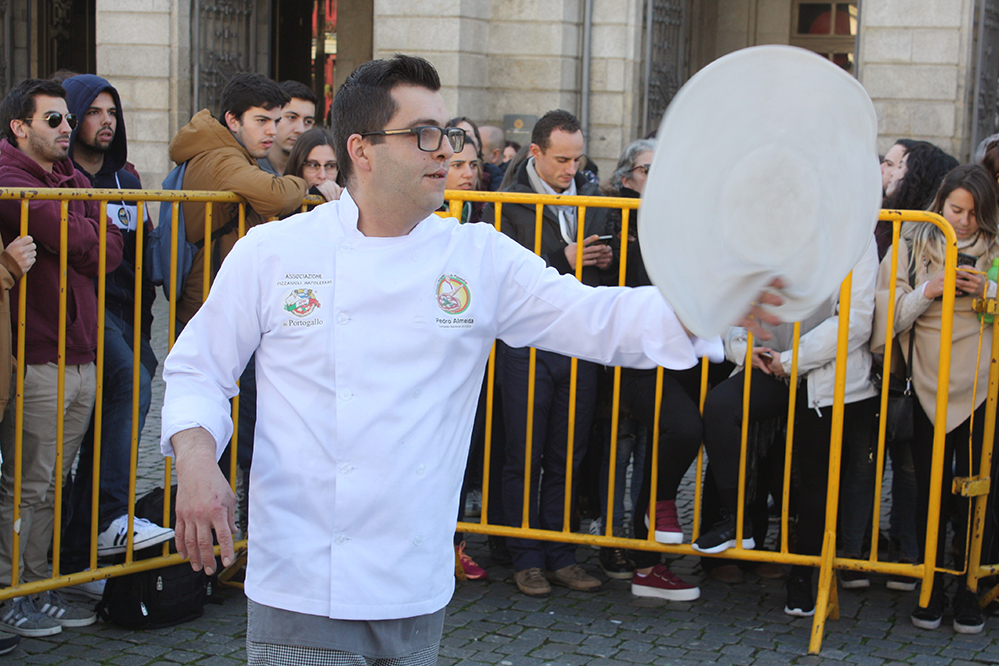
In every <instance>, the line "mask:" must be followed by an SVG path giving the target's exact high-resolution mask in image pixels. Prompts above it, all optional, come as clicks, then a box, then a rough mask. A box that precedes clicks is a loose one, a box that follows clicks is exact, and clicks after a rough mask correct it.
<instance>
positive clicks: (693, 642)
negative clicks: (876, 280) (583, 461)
mask: <svg viewBox="0 0 999 666" xmlns="http://www.w3.org/2000/svg"><path fill="white" fill-rule="evenodd" d="M468 550H469V552H470V553H471V554H472V555H473V556H474V557H476V559H477V561H479V563H480V564H482V565H484V566H486V567H487V569H488V570H489V572H490V576H491V578H490V580H489V581H477V582H465V583H458V587H457V590H456V592H455V595H454V598H453V599H452V601H451V603H450V605H449V606H448V610H447V619H446V620H445V626H444V637H443V641H442V643H441V652H440V654H441V658H440V664H441V665H442V666H450V665H452V664H501V665H502V666H534V665H537V666H542V665H546V664H551V665H553V666H554V665H570V664H571V665H584V664H585V665H589V666H604V665H610V664H675V665H677V666H680V665H681V664H683V665H687V664H701V663H704V664H709V663H710V664H859V665H864V666H867V665H871V666H874V665H878V664H881V665H884V666H891V665H897V664H918V665H921V666H971V665H973V664H974V665H978V666H980V665H981V664H999V617H995V616H993V617H989V618H988V619H987V622H986V628H985V631H984V632H983V633H981V634H979V635H977V636H963V635H960V634H956V633H955V632H954V631H953V629H951V627H950V617H949V615H945V616H944V624H943V625H942V626H941V628H940V629H937V630H936V631H924V630H921V629H917V628H915V627H913V626H912V625H911V624H910V622H909V613H910V611H911V610H912V608H913V605H914V604H915V602H916V593H915V592H912V593H898V592H892V591H890V590H887V589H886V588H885V587H884V583H883V580H878V579H877V578H875V579H874V581H873V584H872V587H871V588H869V589H867V590H865V591H861V592H852V591H844V590H841V591H840V606H841V615H840V619H839V620H838V621H830V622H829V623H827V630H826V636H825V641H824V642H823V646H822V654H821V655H820V656H809V655H808V640H809V635H810V630H811V621H810V620H809V619H803V618H792V617H789V616H787V615H785V614H784V613H783V611H782V608H783V605H784V590H783V587H782V582H781V581H774V580H764V579H761V578H758V577H756V576H755V575H754V574H751V573H747V574H746V582H745V583H742V584H738V585H725V584H722V583H719V582H716V581H714V580H711V579H708V578H707V577H706V576H704V575H703V574H702V573H701V571H700V568H699V566H698V565H697V563H696V560H695V559H694V558H681V559H679V560H676V561H675V562H674V563H673V569H674V571H676V572H677V573H679V574H680V575H681V576H683V577H684V578H686V579H688V580H690V581H696V582H698V584H699V585H700V586H701V598H700V599H699V600H698V601H695V602H687V603H678V602H665V601H659V600H654V599H645V598H638V597H634V596H632V595H631V592H630V589H629V585H630V583H629V582H628V581H610V582H607V583H605V584H604V586H603V588H602V589H601V590H599V591H597V592H595V593H583V592H572V591H569V590H566V589H564V588H555V589H554V591H553V592H552V595H551V596H550V597H549V598H547V599H530V598H527V597H525V596H524V595H522V594H520V593H519V592H518V591H517V590H516V587H515V586H514V584H513V574H512V571H511V570H510V568H509V567H501V566H497V565H494V564H493V563H492V562H491V560H490V558H489V555H488V554H483V555H481V556H480V553H487V548H486V547H485V541H484V538H483V537H472V538H471V539H469V548H468ZM579 554H580V556H581V559H583V561H584V562H585V566H586V567H587V568H588V569H589V570H590V571H591V572H594V573H595V572H596V571H597V570H598V566H597V563H596V551H594V550H592V549H590V548H586V547H583V548H580V550H579ZM224 597H225V603H224V604H223V605H221V606H211V605H210V606H206V607H205V615H204V616H203V617H202V618H200V619H198V620H195V621H193V622H189V623H187V624H183V625H180V626H177V627H171V628H168V629H159V630H154V631H143V632H133V631H126V630H123V629H119V628H116V627H114V626H111V625H107V624H104V623H102V622H98V623H97V624H95V625H93V626H91V627H86V628H82V629H67V630H64V631H63V632H62V633H61V634H59V635H57V636H53V637H51V638H42V639H22V642H21V645H20V647H18V648H17V650H16V651H15V652H14V653H12V654H11V655H8V656H7V657H0V663H2V662H3V660H4V659H5V660H6V662H7V663H10V664H25V665H27V664H31V665H34V664H64V665H66V666H70V665H72V666H89V665H91V664H115V665H118V666H144V665H146V664H149V665H154V664H177V663H180V664H198V665H202V666H225V665H228V664H233V665H235V664H240V663H243V662H244V661H245V650H244V640H245V623H246V601H245V598H244V597H243V594H242V591H241V590H239V589H236V588H225V590H224Z"/></svg>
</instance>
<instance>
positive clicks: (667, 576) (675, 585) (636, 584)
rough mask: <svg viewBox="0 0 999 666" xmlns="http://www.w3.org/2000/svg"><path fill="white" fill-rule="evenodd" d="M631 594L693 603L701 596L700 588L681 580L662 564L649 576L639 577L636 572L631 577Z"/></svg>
mask: <svg viewBox="0 0 999 666" xmlns="http://www.w3.org/2000/svg"><path fill="white" fill-rule="evenodd" d="M631 593H632V594H634V595H635V596H636V597H656V598H658V599H668V600H669V601H693V600H694V599H697V598H698V597H699V596H701V590H700V588H698V587H696V586H694V585H691V584H690V583H685V582H684V581H682V580H680V578H679V577H677V575H676V574H674V573H673V572H672V571H670V570H669V569H667V568H666V567H664V566H663V565H661V564H657V565H656V566H655V567H654V568H653V569H652V571H650V572H649V574H648V575H647V576H639V575H638V572H637V571H636V572H635V575H634V576H632V577H631Z"/></svg>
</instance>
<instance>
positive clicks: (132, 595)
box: [97, 486, 222, 629]
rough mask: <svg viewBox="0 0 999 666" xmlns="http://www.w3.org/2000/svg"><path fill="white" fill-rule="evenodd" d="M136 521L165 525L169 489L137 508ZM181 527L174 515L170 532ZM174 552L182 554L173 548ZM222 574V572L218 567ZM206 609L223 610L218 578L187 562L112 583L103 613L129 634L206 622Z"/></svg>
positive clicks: (153, 550)
mask: <svg viewBox="0 0 999 666" xmlns="http://www.w3.org/2000/svg"><path fill="white" fill-rule="evenodd" d="M171 491H172V492H171V495H172V500H171V506H176V499H177V486H174V487H173V488H172V489H171ZM135 516H136V518H146V519H147V520H151V521H153V522H156V523H159V522H160V521H162V520H163V489H162V488H155V489H154V490H152V491H150V492H149V493H147V494H146V495H144V496H143V497H141V498H140V499H139V500H138V501H136V503H135ZM175 524H176V515H174V514H173V513H172V512H171V517H170V526H171V527H173V526H174V525H175ZM160 552H161V551H160V545H159V544H157V545H156V546H153V547H150V548H146V549H143V550H141V551H136V552H135V559H136V560H141V559H148V558H151V557H157V556H158V555H159V554H160ZM171 552H176V549H175V548H171ZM215 570H216V572H217V571H218V570H219V567H218V566H216V569H215ZM206 603H215V604H221V603H222V599H221V597H220V596H219V594H218V575H217V573H216V574H213V575H211V576H207V575H205V572H204V571H194V570H193V569H191V565H190V564H188V563H187V562H183V563H181V564H175V565H172V566H168V567H163V568H161V569H151V570H149V571H139V572H137V573H132V574H127V575H124V576H118V577H116V578H109V579H108V581H107V583H106V586H105V588H104V597H103V598H102V599H101V601H100V603H98V604H97V613H98V615H100V616H101V619H103V620H104V621H105V622H113V623H114V624H117V625H120V626H122V627H125V628H127V629H158V628H160V627H170V626H173V625H175V624H180V623H182V622H189V621H190V620H194V619H197V618H199V617H201V616H202V615H203V614H204V612H205V604H206Z"/></svg>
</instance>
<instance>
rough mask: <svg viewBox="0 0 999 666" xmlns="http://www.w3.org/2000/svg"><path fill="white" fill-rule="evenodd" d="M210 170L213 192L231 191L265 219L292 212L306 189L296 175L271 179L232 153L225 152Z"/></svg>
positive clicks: (265, 173)
mask: <svg viewBox="0 0 999 666" xmlns="http://www.w3.org/2000/svg"><path fill="white" fill-rule="evenodd" d="M213 169H214V171H215V178H216V179H218V187H217V188H216V189H219V190H225V191H227V192H235V193H236V194H238V195H240V196H241V197H243V198H244V199H246V200H247V201H248V202H249V203H250V206H252V207H253V210H255V211H256V212H257V213H258V214H259V215H262V216H263V217H265V218H269V217H280V216H282V215H287V214H288V213H291V212H293V211H295V210H296V209H297V208H298V207H299V206H301V205H302V200H303V199H305V193H306V192H307V191H308V189H309V186H308V185H307V184H306V182H305V181H304V180H302V179H301V178H299V177H298V176H272V175H271V174H269V173H267V172H266V171H264V170H263V169H261V168H260V167H259V166H257V165H256V164H250V163H249V162H247V161H246V157H245V156H244V155H243V154H242V153H240V152H238V151H235V150H232V151H227V152H225V153H224V154H223V155H222V156H221V158H220V159H219V160H218V163H217V164H215V165H214V166H213Z"/></svg>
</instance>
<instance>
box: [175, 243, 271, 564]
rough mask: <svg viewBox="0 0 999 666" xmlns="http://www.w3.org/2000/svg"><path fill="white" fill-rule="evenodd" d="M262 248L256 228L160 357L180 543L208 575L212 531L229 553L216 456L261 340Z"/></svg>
mask: <svg viewBox="0 0 999 666" xmlns="http://www.w3.org/2000/svg"><path fill="white" fill-rule="evenodd" d="M257 249H258V247H257V244H255V242H254V236H253V234H252V233H251V234H250V235H249V236H248V237H247V238H245V239H243V240H241V241H240V242H238V243H236V245H235V247H234V248H233V250H232V252H231V253H230V254H229V256H228V258H227V259H226V261H225V262H224V263H223V264H222V268H221V270H220V271H219V274H218V276H217V277H216V280H215V284H214V285H213V287H212V290H211V293H210V294H209V296H208V300H207V301H206V302H205V304H204V305H203V306H202V307H201V309H200V310H199V311H198V313H197V314H196V315H195V316H194V317H193V318H192V319H191V321H190V322H188V325H187V327H186V328H185V329H184V332H183V333H182V334H181V335H180V337H179V338H178V339H177V342H176V343H175V344H174V346H173V349H172V350H171V351H170V354H169V356H167V358H166V361H165V362H164V363H163V379H164V381H165V382H166V395H165V398H164V401H163V418H162V434H161V438H160V449H161V451H162V452H163V454H164V455H167V456H173V457H175V458H176V460H177V537H176V540H177V549H178V551H179V552H181V553H182V554H185V555H187V556H188V557H190V558H191V566H192V567H193V568H194V569H195V570H198V569H199V568H201V567H202V566H203V567H204V568H205V570H206V571H208V572H209V573H211V570H212V569H214V568H215V564H214V559H213V558H212V556H211V554H210V553H211V532H212V530H213V529H214V530H215V533H216V535H217V537H218V541H219V544H220V545H221V546H222V555H223V561H225V558H226V556H228V557H229V558H230V561H231V557H232V536H231V534H232V526H233V525H232V520H233V513H232V510H233V506H234V498H233V496H232V493H231V491H230V490H229V486H228V483H227V482H226V479H225V477H224V476H223V475H222V472H221V471H220V470H219V468H218V465H217V464H216V461H217V460H218V456H219V454H220V453H221V452H222V450H223V449H224V447H225V445H226V444H227V443H228V442H229V440H230V439H231V437H232V430H233V424H232V412H231V405H230V402H229V401H230V399H231V398H232V397H233V396H235V395H237V393H238V392H239V389H238V387H237V381H238V380H239V376H240V374H241V373H242V372H243V369H244V368H245V367H246V364H247V361H248V360H249V358H250V356H251V355H252V354H253V352H254V351H255V350H256V349H257V347H258V346H259V344H260V339H261V330H260V320H259V311H260V310H259V305H260V298H259V294H260V279H261V278H260V275H259V269H258V266H259V262H258V260H257ZM182 544H183V545H182Z"/></svg>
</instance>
